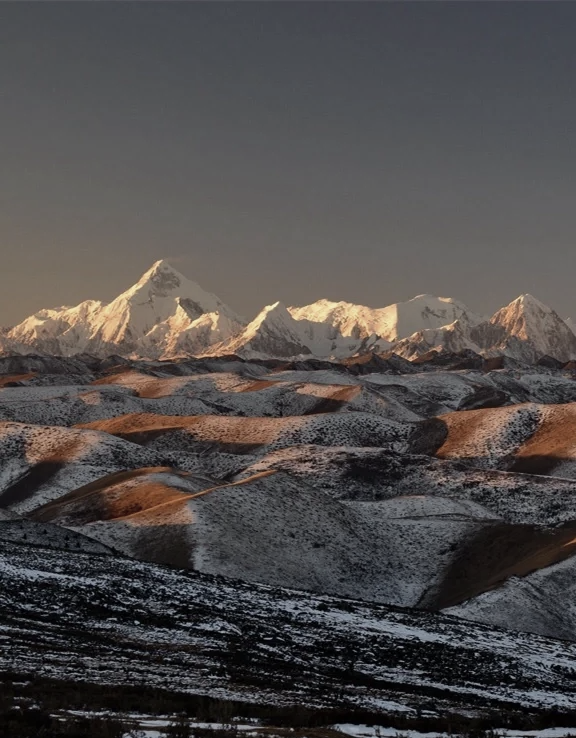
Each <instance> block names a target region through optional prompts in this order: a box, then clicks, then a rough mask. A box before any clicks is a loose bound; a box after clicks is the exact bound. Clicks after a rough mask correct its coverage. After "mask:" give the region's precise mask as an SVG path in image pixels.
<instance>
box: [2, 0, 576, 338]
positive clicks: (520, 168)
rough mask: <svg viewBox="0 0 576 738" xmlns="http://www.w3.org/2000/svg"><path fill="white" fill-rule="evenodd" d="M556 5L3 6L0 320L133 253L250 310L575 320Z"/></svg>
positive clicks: (574, 197) (139, 267)
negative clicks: (529, 301)
mask: <svg viewBox="0 0 576 738" xmlns="http://www.w3.org/2000/svg"><path fill="white" fill-rule="evenodd" d="M575 37H576V4H575V3H570V2H540V3H536V2H509V3H504V2H502V3H500V2H452V3H449V2H396V3H394V2H380V3H376V2H366V3H362V2H352V1H350V2H335V3H331V2H315V3H307V2H293V3H282V2H269V3H265V2H259V3H250V2H213V3H209V2H206V3H201V2H195V3H166V2H146V3H144V2H143V3H138V2H131V3H121V2H98V3H96V2H93V3H88V2H87V3H83V2H78V3H77V2H62V3H57V2H49V3H43V2H38V3H33V2H30V3H29V2H17V3H16V2H15V3H0V111H1V114H0V132H1V138H0V147H1V148H0V153H1V158H0V244H1V245H0V249H1V255H2V271H1V273H0V274H1V276H0V284H1V291H0V324H10V323H13V322H14V321H16V320H19V319H21V318H22V317H24V316H25V315H27V314H29V313H30V312H32V311H33V310H34V309H37V308H39V307H42V306H51V305H56V304H60V303H67V304H73V303H76V302H78V301H80V300H81V299H85V298H88V297H93V298H101V299H109V298H112V297H113V296H114V295H115V294H117V293H118V292H119V291H120V290H122V289H123V288H125V287H127V286H128V285H130V284H131V283H132V282H133V281H135V279H136V278H137V277H138V276H139V274H140V273H141V272H143V271H144V270H145V269H146V268H147V267H148V266H149V265H150V263H151V262H152V261H154V260H156V259H158V258H163V257H165V258H168V259H173V260H174V262H175V266H178V267H179V268H180V269H181V271H183V272H184V273H185V274H187V275H188V276H189V277H191V278H193V279H196V280H197V281H199V282H200V283H201V284H202V285H203V286H204V287H205V288H206V289H210V290H212V291H214V292H216V293H218V294H219V295H220V296H221V297H222V298H223V299H224V300H225V301H227V302H228V303H229V304H230V305H231V306H232V307H234V308H236V309H237V310H238V311H239V312H241V313H244V314H245V315H247V316H248V317H251V316H252V315H253V313H255V312H256V310H257V309H258V308H260V307H261V306H262V305H264V304H265V303H270V302H273V301H275V300H277V299H281V300H283V301H285V302H287V303H289V304H303V303H305V302H309V301H312V300H315V299H318V298H320V297H328V298H331V299H336V300H338V299H345V300H350V301H353V302H364V303H366V304H369V305H373V306H382V305H385V304H388V303H390V302H394V301H397V300H401V299H407V298H409V297H412V296H414V295H415V294H417V293H421V292H431V293H435V294H441V295H450V296H454V297H457V298H460V299H462V300H464V301H465V302H467V303H468V304H469V305H470V306H471V307H472V308H474V309H476V310H479V311H485V312H489V311H492V310H493V309H495V308H496V307H498V306H499V305H501V304H503V303H505V302H508V301H509V300H511V299H512V298H514V297H516V296H517V295H518V294H519V293H521V292H532V293H534V294H535V295H536V296H537V297H539V298H540V299H542V300H543V301H545V302H548V303H549V304H551V305H552V306H553V307H555V308H556V309H557V310H559V312H561V313H562V314H564V315H570V314H572V315H576V296H575V291H574V281H575V277H576V207H575V205H576V182H575V178H576V144H575V135H576V134H575V131H574V128H575V126H576V94H575V93H576V90H575V85H576V83H575V80H576V44H575V43H574V38H575Z"/></svg>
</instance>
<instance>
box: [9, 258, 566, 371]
mask: <svg viewBox="0 0 576 738" xmlns="http://www.w3.org/2000/svg"><path fill="white" fill-rule="evenodd" d="M431 350H436V351H448V352H452V353H453V352H462V351H465V350H466V351H469V352H473V353H475V354H478V355H482V356H485V357H491V356H500V355H503V356H507V357H510V358H513V359H516V360H519V361H523V362H528V363H533V362H535V361H537V360H539V359H541V358H542V357H544V356H549V357H551V358H552V359H553V360H555V361H558V362H563V363H564V362H568V361H570V360H572V359H576V335H575V334H574V332H573V330H572V324H571V322H570V321H564V320H563V319H562V318H561V317H560V316H559V315H557V313H555V312H554V311H553V310H552V309H551V308H549V307H547V306H546V305H544V304H542V303H541V302H539V301H538V300H536V299H535V298H534V297H532V296H531V295H522V296H520V297H518V298H517V299H516V300H514V301H513V302H511V303H510V304H509V305H508V306H506V307H504V308H502V309H500V310H498V311H497V312H496V313H495V314H494V315H493V316H492V317H490V318H486V317H483V316H480V315H476V314H475V313H473V312H472V311H471V310H469V309H468V308H467V307H466V305H464V304H463V303H461V302H458V301H456V300H453V299H451V298H445V297H434V296H433V295H418V296H417V297H414V298H413V299H411V300H408V301H406V302H400V303H396V304H393V305H388V306H387V307H383V308H370V307H366V306H364V305H354V304H351V303H348V302H331V301H329V300H324V299H322V300H319V301H318V302H315V303H312V304H311V305H306V306H303V307H286V306H284V305H283V304H282V303H280V302H277V303H275V304H273V305H269V306H267V307H265V308H264V309H263V310H262V311H261V312H260V313H259V314H258V315H257V316H256V317H255V318H254V320H252V321H251V322H248V321H246V320H245V319H244V318H242V317H240V316H239V315H237V314H236V313H235V312H234V310H232V308H230V307H228V306H227V305H225V304H224V303H223V302H222V300H220V299H219V298H218V297H216V295H214V294H212V293H210V292H206V291H205V290H203V289H202V288H201V287H200V286H199V285H198V284H196V283H195V282H193V281H191V280H189V279H187V278H186V277H184V276H183V275H182V274H180V273H179V272H178V271H177V270H176V269H174V268H173V267H172V266H170V264H168V263H167V262H166V261H158V262H156V263H155V264H154V265H153V266H152V267H151V268H150V269H149V270H148V271H147V272H146V273H145V274H144V275H143V276H142V278H141V279H140V280H139V281H138V282H137V283H136V284H135V285H134V286H133V287H131V288H130V289H128V290H126V292H123V293H122V294H121V295H119V296H118V297H117V298H116V299H115V300H113V301H112V302H111V303H109V304H104V303H101V302H99V301H97V300H87V301H86V302H82V303H81V304H80V305H77V306H76V307H60V308H54V309H46V310H40V311H39V312H38V313H35V314H34V315H32V316H30V317H29V318H27V319H26V320H24V321H23V322H22V323H20V324H19V325H17V326H15V327H13V328H11V329H9V330H6V331H4V333H3V334H2V335H1V336H0V351H1V352H2V353H3V354H5V355H6V354H26V353H41V354H51V355H55V356H71V355H74V354H82V353H87V354H91V355H94V356H96V357H105V356H108V355H110V354H118V355H120V356H125V357H127V356H129V357H141V358H148V359H158V358H174V357H178V356H190V355H193V356H206V355H211V356H218V355H221V356H223V355H228V354H236V355H238V356H240V357H244V358H265V357H282V358H287V357H297V356H304V357H305V356H314V357H321V358H335V359H344V358H347V357H351V356H354V355H358V354H362V353H366V352H372V353H378V354H382V353H394V354H396V355H398V356H402V357H405V358H407V359H416V358H418V357H419V356H422V355H425V354H426V353H427V352H429V351H431Z"/></svg>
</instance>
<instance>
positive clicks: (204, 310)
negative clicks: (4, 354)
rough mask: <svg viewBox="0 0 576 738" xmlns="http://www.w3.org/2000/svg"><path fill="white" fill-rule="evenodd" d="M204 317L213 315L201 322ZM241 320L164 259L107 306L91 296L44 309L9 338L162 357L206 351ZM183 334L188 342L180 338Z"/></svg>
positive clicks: (45, 348) (63, 351)
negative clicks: (69, 305)
mask: <svg viewBox="0 0 576 738" xmlns="http://www.w3.org/2000/svg"><path fill="white" fill-rule="evenodd" d="M205 315H211V316H213V317H212V318H210V319H209V320H205V321H202V323H201V324H197V321H199V320H200V319H201V318H202V317H203V316H205ZM214 316H216V317H214ZM219 316H221V318H222V319H221V320H220V319H219ZM243 324H244V321H242V319H241V318H240V317H239V316H237V315H236V313H234V311H233V310H232V309H231V308H229V307H228V306H227V305H225V304H224V303H223V302H222V301H221V300H220V299H219V298H218V297H216V295H214V294H212V293H210V292H206V291H205V290H203V289H202V288H201V287H200V286H199V285H198V284H197V283H196V282H193V281H191V280H189V279H187V278H186V277H184V276H183V275H182V274H180V272H178V271H177V270H176V269H174V267H172V266H171V265H170V264H169V263H168V262H167V261H164V260H160V261H157V262H156V263H155V264H153V265H152V267H151V268H150V269H148V271H146V272H145V273H144V274H143V275H142V277H141V278H140V279H139V280H138V281H137V282H136V284H134V285H133V286H132V287H130V288H129V289H127V290H126V291H125V292H123V293H122V294H121V295H119V296H118V297H117V298H116V299H115V300H113V301H112V302H111V303H109V304H108V305H103V304H102V303H100V302H96V301H91V300H89V301H86V302H83V303H81V304H80V305H78V306H77V307H75V308H58V309H56V310H42V311H40V312H38V313H36V314H35V315H33V316H31V317H30V318H27V319H26V320H25V321H23V322H22V323H21V324H20V325H18V326H16V327H15V328H13V329H12V330H11V331H10V332H9V334H8V339H9V340H11V341H13V342H14V343H15V344H18V345H20V344H21V345H23V346H24V347H25V346H31V347H33V348H34V350H36V351H42V352H46V353H50V354H57V355H70V354H75V353H82V352H88V353H93V354H95V355H98V356H107V355H109V354H112V353H119V354H122V355H131V354H136V355H142V356H144V357H146V358H159V357H160V356H164V355H165V354H166V352H167V351H169V350H171V349H173V348H175V347H178V349H179V350H186V351H189V352H194V351H202V350H205V349H206V348H207V347H209V346H210V345H212V344H214V343H217V342H218V341H222V340H223V339H227V338H229V337H230V336H231V335H233V334H234V333H236V332H237V331H238V330H240V329H241V328H242V326H243ZM181 334H185V338H186V340H184V341H181V340H180V336H181ZM212 334H213V335H212Z"/></svg>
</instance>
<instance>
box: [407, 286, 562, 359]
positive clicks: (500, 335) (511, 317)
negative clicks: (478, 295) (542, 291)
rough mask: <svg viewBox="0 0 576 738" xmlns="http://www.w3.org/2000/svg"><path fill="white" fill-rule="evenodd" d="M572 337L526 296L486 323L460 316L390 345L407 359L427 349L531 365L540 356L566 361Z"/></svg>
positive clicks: (551, 312)
mask: <svg viewBox="0 0 576 738" xmlns="http://www.w3.org/2000/svg"><path fill="white" fill-rule="evenodd" d="M575 338H576V335H575V334H574V332H573V331H572V329H571V328H570V326H569V325H568V324H567V323H566V322H565V321H564V320H562V318H561V317H560V316H559V315H558V314H557V313H556V312H554V310H552V309H551V308H549V307H548V306H547V305H544V304H543V303H541V302H540V301H539V300H537V299H536V298H535V297H533V296H532V295H529V294H524V295H520V297H518V298H516V300H513V301H512V302H511V303H510V304H509V305H507V306H506V307H503V308H501V309H500V310H498V311H497V312H496V313H495V314H494V315H493V316H492V317H491V318H490V320H489V321H483V322H479V323H478V322H475V321H472V322H471V321H469V320H468V317H467V316H462V317H461V318H460V319H458V320H456V321H454V323H451V324H450V325H446V326H443V327H441V328H439V329H437V330H432V329H429V330H423V331H418V332H416V333H414V334H413V335H411V336H409V337H408V338H406V339H404V340H402V341H399V342H398V343H396V344H395V345H394V351H395V352H396V353H398V354H399V355H401V356H404V357H405V358H408V359H413V358H415V357H416V356H419V355H422V354H424V353H426V352H427V351H430V350H431V349H436V350H444V351H453V352H458V351H463V350H466V349H470V350H472V351H475V352H476V353H478V354H483V355H484V356H493V355H506V356H510V357H512V358H514V359H518V360H520V361H525V362H527V363H531V362H534V361H537V360H538V359H539V358H540V357H542V356H551V357H553V358H555V359H558V360H559V361H569V360H570V359H572V358H574V357H575V356H576V340H574V339H575Z"/></svg>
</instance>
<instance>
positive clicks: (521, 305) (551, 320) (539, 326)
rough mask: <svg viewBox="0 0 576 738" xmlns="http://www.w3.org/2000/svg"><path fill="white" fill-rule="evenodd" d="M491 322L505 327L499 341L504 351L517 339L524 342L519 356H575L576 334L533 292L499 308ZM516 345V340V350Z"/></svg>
mask: <svg viewBox="0 0 576 738" xmlns="http://www.w3.org/2000/svg"><path fill="white" fill-rule="evenodd" d="M490 323H491V324H492V325H493V326H499V327H501V328H503V329H504V339H503V341H502V342H501V343H500V346H501V347H502V349H503V351H502V353H503V352H504V351H505V350H506V349H507V348H508V346H509V345H510V342H511V341H512V342H514V339H518V340H519V341H521V342H522V345H523V348H524V356H523V357H516V358H523V359H524V360H527V361H534V360H535V359H537V358H538V357H540V356H543V355H548V356H553V357H554V358H555V359H559V360H560V361H569V360H570V359H573V358H574V357H575V356H576V336H575V335H574V333H573V331H572V330H571V329H570V328H569V326H567V325H566V323H565V321H564V320H562V318H561V317H560V316H559V315H558V313H556V312H554V310H552V309H551V308H549V307H548V306H547V305H544V304H543V303H541V302H540V301H539V300H537V299H536V298H535V297H533V296H532V295H529V294H525V295H520V297H518V298H516V300H514V301H513V302H511V303H510V304H509V305H507V306H506V307H504V308H501V309H500V310H498V311H497V312H496V313H495V314H494V315H493V316H492V318H491V319H490ZM500 346H499V347H500ZM517 346H518V343H517V342H516V346H515V349H514V350H515V351H516V352H517V351H518V348H517Z"/></svg>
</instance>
